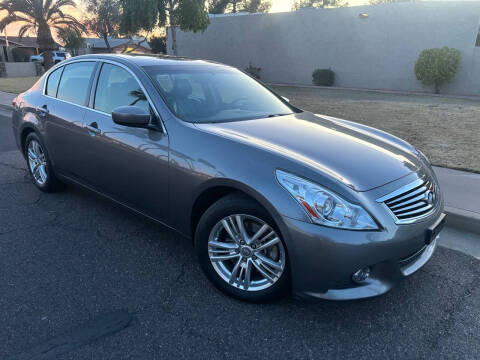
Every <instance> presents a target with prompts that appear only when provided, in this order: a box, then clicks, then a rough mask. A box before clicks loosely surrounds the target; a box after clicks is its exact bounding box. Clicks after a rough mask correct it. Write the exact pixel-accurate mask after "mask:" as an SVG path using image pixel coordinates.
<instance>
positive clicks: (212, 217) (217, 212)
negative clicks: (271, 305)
mask: <svg viewBox="0 0 480 360" xmlns="http://www.w3.org/2000/svg"><path fill="white" fill-rule="evenodd" d="M233 214H247V215H252V216H255V217H257V218H259V219H261V220H263V221H265V222H266V223H268V224H269V225H270V226H271V227H272V228H273V229H274V230H275V232H276V233H277V234H279V236H280V238H281V241H282V243H283V247H284V249H285V263H286V264H285V269H284V271H283V274H282V275H281V277H280V279H278V280H277V281H276V282H275V284H273V285H272V286H270V287H269V288H267V289H264V290H260V291H254V292H252V291H245V290H240V289H237V288H235V287H233V286H231V285H230V284H228V283H226V282H225V280H223V279H222V278H221V277H220V276H219V275H218V274H217V272H216V271H215V269H214V268H213V265H212V263H211V262H210V258H209V255H208V238H209V236H210V232H211V230H212V229H213V227H214V226H215V225H216V224H217V223H218V222H219V221H220V220H221V219H223V218H225V217H226V216H229V215H233ZM195 250H196V253H197V257H198V259H199V262H200V266H201V267H202V270H203V271H204V273H205V275H206V276H207V278H208V279H209V280H210V281H211V282H212V283H213V284H214V285H215V286H216V287H217V288H218V289H220V290H221V291H223V292H225V293H227V294H229V295H231V296H233V297H235V298H237V299H240V300H244V301H250V302H256V303H263V302H270V301H274V300H278V299H280V298H282V297H285V296H286V295H287V294H288V293H289V292H290V268H289V260H288V252H287V247H286V245H285V242H284V241H283V239H282V236H281V232H280V231H279V229H278V227H277V226H276V224H275V222H274V221H273V219H272V217H271V216H270V215H269V214H268V212H267V211H266V210H265V209H264V208H263V207H262V206H260V205H259V204H258V203H256V202H255V201H252V200H250V199H249V198H247V197H245V196H242V195H229V196H226V197H225V198H222V199H220V200H219V201H217V202H216V203H215V204H213V205H212V206H211V207H210V208H208V209H207V211H206V212H205V213H204V214H203V216H202V217H201V219H200V222H199V223H198V226H197V230H196V232H195Z"/></svg>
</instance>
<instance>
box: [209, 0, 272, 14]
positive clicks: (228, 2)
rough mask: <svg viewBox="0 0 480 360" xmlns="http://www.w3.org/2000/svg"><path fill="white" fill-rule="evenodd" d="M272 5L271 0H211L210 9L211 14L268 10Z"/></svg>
mask: <svg viewBox="0 0 480 360" xmlns="http://www.w3.org/2000/svg"><path fill="white" fill-rule="evenodd" d="M271 7H272V3H271V1H270V0H210V1H209V7H208V11H209V12H210V13H211V14H224V13H236V12H248V13H257V12H268V11H269V10H270V8H271Z"/></svg>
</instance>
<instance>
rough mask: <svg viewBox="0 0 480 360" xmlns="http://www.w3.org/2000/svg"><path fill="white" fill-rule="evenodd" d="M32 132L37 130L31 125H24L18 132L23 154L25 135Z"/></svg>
mask: <svg viewBox="0 0 480 360" xmlns="http://www.w3.org/2000/svg"><path fill="white" fill-rule="evenodd" d="M32 132H37V130H36V129H35V127H33V126H32V125H25V126H24V127H23V128H22V130H21V132H20V147H21V150H22V154H23V156H25V141H26V140H27V136H28V135H29V134H30V133H32Z"/></svg>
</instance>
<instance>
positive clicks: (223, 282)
mask: <svg viewBox="0 0 480 360" xmlns="http://www.w3.org/2000/svg"><path fill="white" fill-rule="evenodd" d="M230 216H233V218H229V217H230ZM230 219H231V220H234V221H235V223H234V224H233V227H232V224H231V223H229V220H230ZM238 219H240V223H241V224H243V226H244V229H245V233H246V236H244V237H242V236H239V237H237V239H236V240H232V238H233V237H235V236H233V235H234V234H240V233H241V231H240V230H239V229H240V227H239V226H238V225H235V224H238V221H239V220H238ZM225 222H226V223H227V227H230V230H231V232H230V233H229V232H228V230H227V227H226V226H225ZM264 226H266V227H264ZM262 228H263V229H264V230H263V232H261V231H259V230H260V229H262ZM232 230H233V231H232ZM232 232H233V233H232ZM255 233H258V234H261V236H258V238H257V239H256V237H255V236H254V234H255ZM272 233H273V234H272ZM242 239H245V240H247V241H245V240H242ZM242 243H243V244H242ZM267 243H268V244H272V245H269V246H268V247H266V248H265V247H264V246H265V245H266V244H267ZM213 244H215V245H213ZM225 247H228V249H226V248H225ZM234 248H235V249H234ZM195 250H196V253H197V256H198V259H199V262H200V266H201V268H202V270H203V272H204V273H205V275H206V276H207V278H208V279H209V280H210V281H211V282H212V283H213V284H214V285H215V286H216V287H217V288H218V289H220V290H221V291H223V292H224V293H226V294H228V295H230V296H232V297H234V298H237V299H240V300H244V301H249V302H255V303H263V302H271V301H274V300H278V299H280V298H283V297H285V296H286V295H288V294H289V292H290V268H289V263H288V256H287V251H286V250H287V248H286V246H285V244H284V242H283V240H282V238H281V235H280V231H279V230H278V227H277V226H276V224H275V222H274V221H273V219H272V217H271V216H270V215H269V214H268V212H267V211H266V210H265V209H264V208H263V207H262V206H260V205H259V204H258V203H257V202H255V201H253V200H251V199H249V198H248V197H246V196H244V195H242V194H231V195H227V196H225V197H224V198H221V199H220V200H218V201H217V202H216V203H214V204H213V205H212V206H211V207H210V208H208V209H207V211H206V212H205V213H204V214H203V216H202V217H201V219H200V221H199V223H198V226H197V229H196V232H195ZM218 256H220V257H218ZM224 257H225V260H222V261H218V259H223V258H224ZM270 265H273V266H274V267H273V266H270ZM235 269H237V271H236V270H235ZM248 269H250V270H248ZM261 270H262V271H263V273H262V272H261ZM248 273H249V274H250V276H247V274H248ZM264 274H267V275H268V276H264ZM232 275H234V276H232ZM248 278H249V280H250V281H247V279H248ZM233 279H234V280H233ZM232 280H233V283H232Z"/></svg>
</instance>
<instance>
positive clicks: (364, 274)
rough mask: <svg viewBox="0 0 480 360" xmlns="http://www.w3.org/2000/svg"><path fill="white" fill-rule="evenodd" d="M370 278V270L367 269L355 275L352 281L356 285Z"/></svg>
mask: <svg viewBox="0 0 480 360" xmlns="http://www.w3.org/2000/svg"><path fill="white" fill-rule="evenodd" d="M369 277H370V268H369V267H366V268H363V269H360V270H358V271H356V272H355V273H353V275H352V280H353V281H355V282H356V283H362V282H364V281H366V280H367V279H368V278H369Z"/></svg>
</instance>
